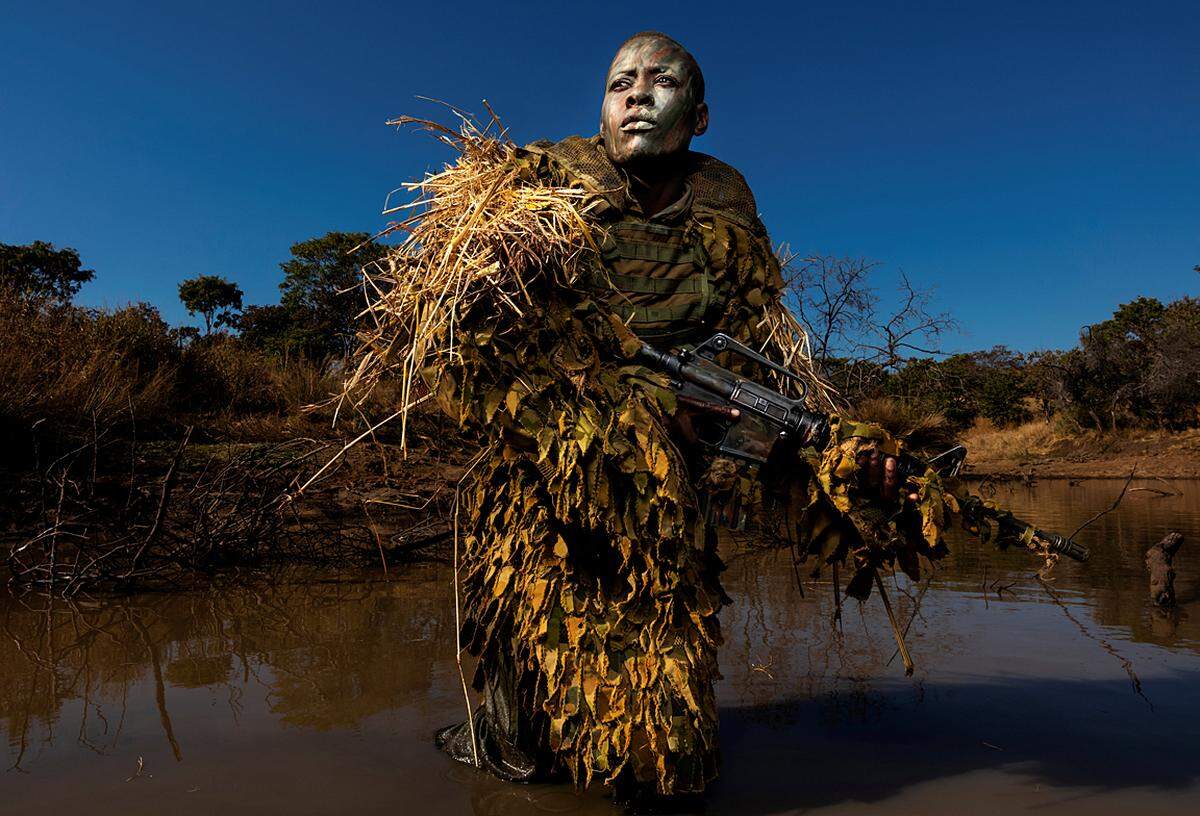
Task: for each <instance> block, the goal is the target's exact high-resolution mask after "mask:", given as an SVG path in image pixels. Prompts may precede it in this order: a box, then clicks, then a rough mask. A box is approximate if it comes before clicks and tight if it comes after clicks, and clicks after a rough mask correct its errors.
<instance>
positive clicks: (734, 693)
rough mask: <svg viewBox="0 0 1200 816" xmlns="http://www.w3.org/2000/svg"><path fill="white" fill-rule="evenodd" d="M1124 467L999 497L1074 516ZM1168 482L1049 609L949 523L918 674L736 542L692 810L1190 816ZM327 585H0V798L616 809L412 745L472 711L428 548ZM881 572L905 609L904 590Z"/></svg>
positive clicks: (1192, 768)
mask: <svg viewBox="0 0 1200 816" xmlns="http://www.w3.org/2000/svg"><path fill="white" fill-rule="evenodd" d="M1134 486H1135V487H1137V486H1144V487H1154V488H1162V489H1167V487H1166V486H1165V485H1163V484H1162V483H1158V482H1135V483H1134ZM1120 487H1121V482H1120V481H1115V482H1107V481H1097V482H1084V483H1082V484H1080V485H1077V486H1071V485H1070V484H1068V483H1067V482H1044V483H1042V484H1040V485H1038V486H1036V487H1034V488H1026V487H1020V486H1002V487H1000V488H999V489H998V493H997V495H996V498H997V499H999V500H1001V501H1003V502H1005V503H1007V504H1008V505H1009V506H1011V507H1012V508H1013V509H1014V510H1015V511H1017V512H1018V514H1020V515H1024V516H1025V517H1027V518H1029V519H1030V520H1032V521H1036V522H1038V523H1039V524H1041V525H1042V526H1045V527H1048V528H1051V529H1057V530H1059V531H1062V532H1070V531H1071V530H1073V529H1074V528H1075V527H1076V526H1078V525H1079V524H1081V523H1082V522H1083V521H1084V520H1086V519H1087V518H1089V517H1090V516H1092V515H1093V514H1095V513H1096V512H1098V511H1099V510H1101V509H1103V508H1104V507H1106V506H1108V505H1109V504H1110V503H1111V501H1112V499H1113V497H1114V496H1115V494H1116V493H1117V492H1118V491H1119V489H1120ZM1170 487H1171V488H1173V489H1174V490H1176V491H1179V492H1180V493H1181V495H1176V496H1161V495H1159V494H1156V493H1154V492H1149V491H1138V492H1134V493H1131V494H1130V495H1129V496H1128V497H1127V498H1126V499H1125V501H1124V502H1123V503H1122V505H1121V507H1120V508H1119V509H1118V510H1117V511H1116V512H1113V513H1111V514H1109V515H1107V516H1105V517H1103V518H1101V519H1100V520H1099V521H1097V522H1096V523H1095V524H1094V525H1092V526H1091V527H1089V528H1088V529H1087V530H1086V531H1085V532H1084V533H1083V534H1082V535H1081V536H1080V539H1081V540H1082V541H1083V542H1084V543H1087V544H1089V545H1090V546H1091V547H1092V549H1093V553H1094V557H1093V559H1092V561H1091V562H1090V563H1089V564H1087V565H1086V566H1078V565H1074V564H1062V565H1060V566H1059V567H1058V568H1057V570H1056V573H1055V574H1056V581H1055V583H1054V584H1053V586H1054V593H1055V594H1056V595H1057V598H1058V602H1056V601H1055V600H1054V599H1053V598H1052V597H1051V596H1050V595H1049V594H1048V593H1047V592H1046V591H1045V590H1043V589H1042V588H1041V586H1040V585H1039V584H1038V583H1037V582H1036V581H1035V580H1034V574H1033V567H1034V565H1033V564H1032V562H1031V561H1030V560H1029V559H1028V558H1026V557H1024V556H1023V555H1021V554H1020V553H1007V554H1004V553H996V552H993V551H990V550H987V549H985V548H982V547H980V546H979V545H978V544H974V543H970V542H967V541H964V540H962V539H960V538H956V539H955V546H954V554H953V556H952V557H951V558H949V559H947V560H946V561H943V562H942V564H941V565H940V566H939V568H938V570H937V572H936V574H935V575H933V576H932V579H931V583H930V585H929V588H928V590H927V591H926V593H925V595H924V596H923V600H922V603H921V605H920V610H919V615H917V617H916V618H915V620H914V623H913V626H912V630H911V632H910V635H909V642H910V646H911V650H912V653H913V657H914V659H915V660H916V664H917V669H916V673H915V675H914V676H913V677H911V678H906V677H905V676H904V673H903V668H902V667H901V665H900V661H899V659H895V660H894V661H892V662H891V663H890V664H889V662H888V661H889V659H891V658H892V655H893V653H894V651H895V645H894V641H893V640H892V636H891V634H890V631H889V629H888V628H887V625H886V620H885V618H884V616H883V611H882V607H881V605H880V602H879V600H878V598H877V597H873V598H872V599H871V600H870V601H868V602H867V604H865V605H864V606H862V607H861V608H860V606H859V605H858V604H856V603H852V604H850V605H848V606H847V607H846V608H845V609H844V615H843V623H842V628H841V631H840V632H839V631H838V630H837V629H835V628H834V627H833V626H832V624H831V618H832V613H833V602H832V591H831V586H830V584H829V583H828V581H827V580H806V581H805V596H804V597H801V595H800V592H799V591H798V589H797V587H796V584H795V578H794V576H793V573H792V568H791V565H790V562H789V561H788V558H787V555H786V553H783V552H778V551H772V552H759V553H746V552H736V551H733V549H734V548H733V547H732V546H730V547H729V550H730V551H727V553H726V557H727V560H728V562H729V569H728V571H727V573H726V584H727V588H728V590H729V593H730V595H731V596H732V597H733V598H734V603H733V605H732V606H731V607H729V608H727V609H726V610H725V611H724V613H723V616H722V623H723V626H724V632H725V637H726V644H725V646H724V648H723V649H722V653H721V665H722V669H723V671H724V673H725V680H724V681H722V683H721V685H720V687H719V690H718V700H719V703H720V706H721V728H722V737H721V739H722V750H723V755H724V763H723V770H722V775H721V779H720V780H719V782H718V783H717V785H716V787H715V788H714V789H713V791H712V792H711V795H710V796H709V797H708V800H707V812H710V813H747V814H768V813H792V812H821V813H870V814H887V813H954V814H958V813H963V812H969V813H972V814H989V813H1013V812H1018V811H1034V812H1047V813H1062V814H1069V813H1089V814H1104V813H1128V812H1138V813H1172V814H1177V813H1180V812H1195V811H1196V809H1197V808H1200V761H1198V755H1197V750H1198V749H1197V745H1198V744H1200V742H1198V738H1200V683H1198V681H1200V604H1198V602H1197V600H1198V599H1197V593H1198V591H1200V483H1196V482H1182V481H1180V482H1173V483H1171V485H1170ZM1170 529H1178V530H1180V531H1181V532H1183V533H1184V535H1185V536H1187V541H1186V543H1185V544H1184V548H1183V550H1182V551H1181V554H1180V557H1179V558H1180V563H1179V573H1180V575H1179V579H1178V581H1177V589H1178V592H1179V597H1180V602H1181V609H1180V610H1179V611H1178V612H1176V613H1173V614H1163V613H1160V612H1156V611H1154V610H1152V609H1151V607H1150V605H1149V603H1148V600H1147V591H1146V576H1145V573H1144V569H1143V566H1142V552H1143V550H1144V549H1145V547H1147V546H1148V545H1150V544H1152V543H1154V542H1155V541H1157V540H1158V539H1159V538H1160V537H1161V536H1162V535H1163V534H1164V533H1165V532H1166V531H1167V530H1170ZM319 577H320V578H322V579H323V580H317V578H316V577H314V576H312V575H308V576H300V575H288V576H279V577H276V578H275V579H273V580H272V581H270V582H259V583H256V584H254V585H253V586H247V585H245V583H239V584H231V585H229V586H217V587H213V588H211V589H207V590H205V591H200V592H188V593H176V594H152V595H138V596H133V597H125V598H116V599H113V598H97V599H87V600H76V601H75V602H73V603H66V602H63V601H53V600H48V599H46V598H43V597H40V596H33V595H26V596H22V597H6V596H3V595H0V625H2V631H0V729H2V730H3V733H4V736H5V738H6V742H7V754H6V755H5V757H4V765H5V767H6V768H7V769H8V770H7V772H6V773H4V774H3V775H0V813H4V814H26V813H29V814H32V813H38V814H46V813H69V812H72V811H78V812H86V813H88V814H89V816H105V814H149V813H155V814H157V813H164V812H169V813H172V814H192V813H197V814H200V813H204V814H208V813H222V814H237V813H252V812H253V813H285V812H286V813H288V814H321V813H353V814H369V813H389V814H394V813H432V814H443V813H446V814H449V813H477V814H509V813H513V814H515V813H580V814H584V813H611V812H614V808H613V806H612V805H611V804H610V802H609V801H608V800H607V799H606V798H605V796H604V794H603V791H600V790H597V791H592V792H589V793H587V794H583V795H580V794H576V793H575V792H574V791H573V790H571V789H570V788H568V787H566V786H532V787H525V788H521V787H515V786H509V785H504V784H502V783H499V782H496V781H494V780H491V779H489V778H487V777H486V776H483V775H481V774H478V773H476V772H474V771H473V770H471V769H468V768H465V767H461V766H455V765H453V764H452V763H451V762H450V761H449V760H447V759H445V758H444V757H443V756H442V755H441V754H439V753H438V752H437V751H435V750H434V749H433V748H432V747H431V745H430V739H429V738H430V735H431V733H432V732H433V730H434V729H435V728H436V727H438V726H440V725H444V724H446V723H449V722H451V721H454V720H456V719H461V718H462V716H463V711H464V709H463V699H462V692H461V688H460V686H459V680H458V675H457V672H456V670H455V666H454V661H453V605H452V597H451V592H450V585H449V570H448V568H446V567H444V566H437V565H435V566H423V567H416V568H411V569H409V570H407V571H406V572H404V573H403V574H401V575H396V574H394V573H393V575H392V576H391V579H392V580H391V581H385V580H383V578H382V576H381V575H357V576H337V577H336V580H333V577H332V576H328V575H324V576H319ZM891 586H892V587H893V588H892V590H891V596H892V598H893V602H894V604H895V605H896V607H897V612H898V615H899V616H900V617H901V619H902V620H908V618H909V617H910V615H911V614H912V610H913V600H914V599H915V598H916V597H917V596H918V594H919V593H920V592H921V587H919V586H910V585H909V584H908V583H907V582H906V581H904V580H903V579H901V580H900V581H898V582H897V583H895V584H891ZM1139 688H1140V693H1139ZM139 760H140V762H141V770H140V772H139V770H138V768H139Z"/></svg>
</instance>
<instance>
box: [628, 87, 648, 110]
mask: <svg viewBox="0 0 1200 816" xmlns="http://www.w3.org/2000/svg"><path fill="white" fill-rule="evenodd" d="M653 102H654V94H652V93H650V89H649V88H630V89H629V96H628V98H626V100H625V105H626V107H630V108H632V107H635V106H637V105H649V104H652V103H653Z"/></svg>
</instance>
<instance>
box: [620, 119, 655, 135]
mask: <svg viewBox="0 0 1200 816" xmlns="http://www.w3.org/2000/svg"><path fill="white" fill-rule="evenodd" d="M647 130H654V123H653V122H649V121H647V120H645V119H634V120H633V121H631V122H626V123H625V124H623V125H621V132H622V133H644V132H645V131H647Z"/></svg>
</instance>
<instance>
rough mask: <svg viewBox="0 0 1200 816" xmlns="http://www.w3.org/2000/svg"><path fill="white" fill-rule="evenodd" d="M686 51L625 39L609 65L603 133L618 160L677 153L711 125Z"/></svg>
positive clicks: (607, 147) (623, 162) (612, 157)
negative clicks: (697, 98) (698, 99)
mask: <svg viewBox="0 0 1200 816" xmlns="http://www.w3.org/2000/svg"><path fill="white" fill-rule="evenodd" d="M691 83H692V75H691V70H690V69H689V66H688V63H687V60H686V59H685V58H684V55H683V54H682V53H681V52H680V51H679V49H677V48H675V47H674V46H673V45H671V44H670V43H666V42H664V41H662V40H658V39H652V38H646V39H639V40H635V41H633V42H631V43H628V44H627V45H625V46H624V47H623V48H622V49H621V50H620V51H618V52H617V55H616V56H615V57H614V58H613V61H612V65H611V66H610V67H609V69H608V82H607V85H606V86H605V93H604V102H603V104H602V106H601V109H600V134H601V136H602V137H603V139H604V147H605V150H606V151H607V153H608V157H609V159H610V160H611V161H612V162H613V164H616V165H618V166H621V165H629V164H638V163H640V162H643V161H645V160H647V159H661V158H665V157H670V156H675V155H678V154H681V153H683V152H684V151H686V150H687V149H688V145H689V144H690V143H691V141H692V137H693V136H699V135H700V134H702V133H704V131H705V130H707V129H708V106H707V105H705V104H704V103H703V102H700V103H699V104H697V103H696V102H695V99H694V96H695V95H694V92H693V91H694V89H693V88H692V87H691Z"/></svg>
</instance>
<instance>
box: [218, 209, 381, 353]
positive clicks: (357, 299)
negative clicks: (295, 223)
mask: <svg viewBox="0 0 1200 816" xmlns="http://www.w3.org/2000/svg"><path fill="white" fill-rule="evenodd" d="M370 238H371V236H370V234H369V233H366V232H330V233H326V234H325V235H322V236H320V237H318V238H311V239H309V240H307V241H301V242H300V243H298V244H294V245H293V246H292V248H291V254H292V257H291V259H290V260H287V261H284V262H283V263H281V264H280V265H279V268H280V269H282V270H283V276H284V277H283V282H282V283H280V284H279V290H280V294H281V297H280V303H279V304H278V305H271V306H248V307H246V308H245V309H244V310H243V312H242V314H241V317H240V318H239V319H238V329H239V330H240V331H241V334H242V338H243V339H244V340H245V341H246V342H248V343H250V344H252V345H255V346H258V347H259V348H263V349H266V350H268V351H270V352H272V353H276V354H284V355H288V354H298V355H302V356H305V357H308V358H309V359H313V360H324V359H326V358H330V357H336V358H345V357H347V356H349V355H350V354H351V353H352V352H353V351H354V348H355V342H356V341H355V331H356V322H357V321H356V318H357V316H358V313H359V312H360V311H362V308H363V301H362V293H361V288H360V285H361V282H362V276H361V269H362V267H363V266H364V265H365V264H368V263H371V262H373V261H375V260H378V259H379V258H381V257H382V256H383V255H384V253H385V252H387V248H386V247H384V246H381V245H379V244H375V243H373V242H371V240H370Z"/></svg>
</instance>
